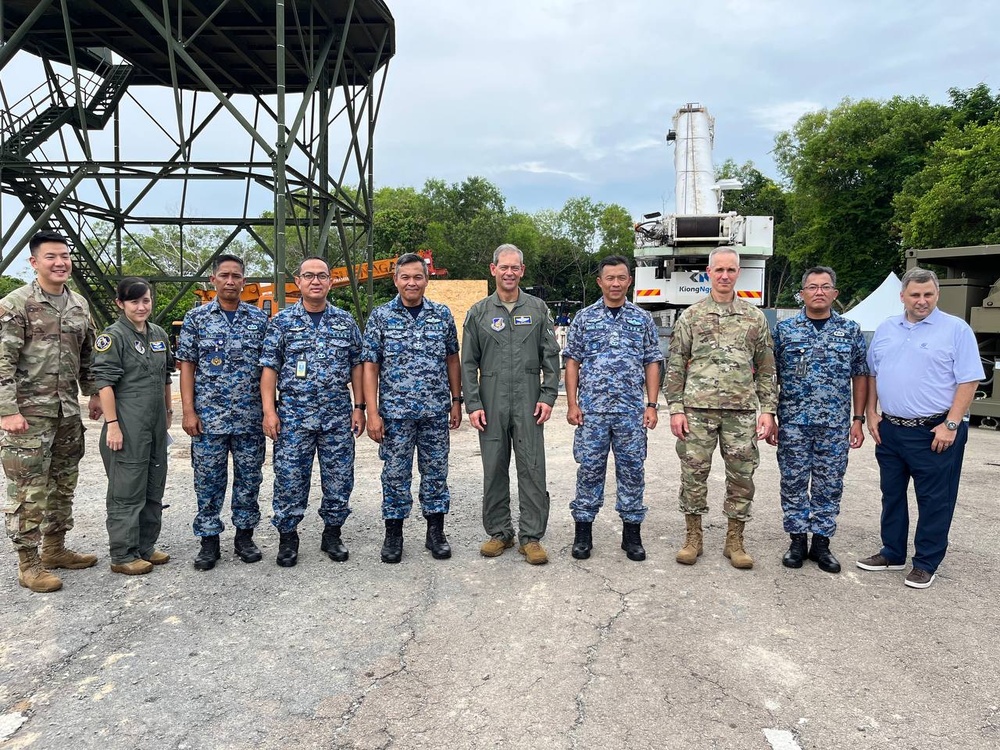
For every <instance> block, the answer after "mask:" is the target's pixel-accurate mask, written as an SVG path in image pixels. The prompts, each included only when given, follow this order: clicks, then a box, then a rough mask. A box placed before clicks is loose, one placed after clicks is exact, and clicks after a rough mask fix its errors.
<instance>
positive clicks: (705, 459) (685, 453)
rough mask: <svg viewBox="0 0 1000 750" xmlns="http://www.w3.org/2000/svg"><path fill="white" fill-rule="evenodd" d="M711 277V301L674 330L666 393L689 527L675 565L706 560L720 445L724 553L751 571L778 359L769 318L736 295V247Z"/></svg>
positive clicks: (718, 254) (716, 257)
mask: <svg viewBox="0 0 1000 750" xmlns="http://www.w3.org/2000/svg"><path fill="white" fill-rule="evenodd" d="M708 274H709V280H710V282H711V286H712V289H711V294H710V295H709V296H708V297H706V298H705V299H704V300H702V301H701V302H697V303H695V304H694V305H691V307H689V308H688V309H687V310H685V311H684V312H683V314H681V316H680V318H679V319H678V321H677V325H676V326H675V327H674V331H673V336H672V338H671V340H670V355H669V358H668V360H667V376H666V383H665V386H664V390H665V392H666V397H667V404H668V406H669V408H670V431H671V432H672V433H673V434H674V435H675V436H676V437H677V455H678V457H679V458H680V460H681V491H680V508H681V512H683V513H684V514H685V518H686V522H687V536H686V538H685V542H684V546H683V547H682V548H681V550H680V552H678V553H677V562H679V563H683V564H685V565H693V564H694V563H695V562H697V560H698V556H699V555H700V554H701V553H702V529H701V516H702V515H703V514H705V513H707V512H708V486H707V481H708V475H709V472H710V471H711V468H712V453H713V452H714V451H715V446H716V444H718V445H719V446H720V449H721V451H722V458H723V460H724V461H725V463H726V502H725V514H726V516H727V517H728V518H729V527H728V530H727V532H726V546H725V548H724V550H723V554H724V555H725V556H726V557H728V558H729V560H730V562H731V563H732V565H733V567H736V568H752V567H753V558H751V557H750V555H749V554H747V552H746V551H745V550H744V549H743V528H744V525H745V524H746V522H747V521H748V520H749V519H750V505H751V503H752V501H753V495H754V484H753V473H754V471H755V470H756V468H757V465H758V463H759V454H758V450H757V440H759V439H767V438H768V437H770V435H771V434H772V433H773V431H774V411H775V383H774V353H773V350H772V341H771V333H770V331H769V330H768V327H767V320H766V319H765V318H764V314H763V313H762V312H761V311H760V310H758V309H757V308H756V307H754V306H753V305H751V304H750V303H748V302H744V301H743V300H741V299H739V297H738V296H737V295H736V291H735V287H736V279H737V278H738V277H739V274H740V257H739V254H738V253H736V251H734V250H732V249H730V248H721V247H720V248H718V249H717V250H715V251H713V252H712V254H711V256H709V263H708ZM758 409H759V412H760V414H759V416H758Z"/></svg>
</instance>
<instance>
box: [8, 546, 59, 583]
mask: <svg viewBox="0 0 1000 750" xmlns="http://www.w3.org/2000/svg"><path fill="white" fill-rule="evenodd" d="M17 557H18V564H17V582H18V583H20V584H21V585H22V586H24V588H26V589H31V590H32V591H35V592H38V593H40V594H47V593H49V592H50V591H58V590H59V589H61V588H62V581H60V580H59V577H58V576H54V575H52V574H51V573H50V572H49V571H47V570H46V569H45V568H43V567H42V561H41V560H39V559H38V550H37V549H19V550H18V551H17Z"/></svg>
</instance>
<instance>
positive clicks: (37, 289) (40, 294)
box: [31, 277, 80, 310]
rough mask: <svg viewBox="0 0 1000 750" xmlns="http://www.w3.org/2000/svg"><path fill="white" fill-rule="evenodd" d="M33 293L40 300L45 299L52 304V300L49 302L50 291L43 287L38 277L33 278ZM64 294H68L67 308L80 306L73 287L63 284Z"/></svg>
mask: <svg viewBox="0 0 1000 750" xmlns="http://www.w3.org/2000/svg"><path fill="white" fill-rule="evenodd" d="M31 294H32V296H33V297H34V298H35V299H36V300H38V301H39V302H42V301H45V302H48V303H49V304H50V305H51V304H52V303H51V302H49V293H48V292H46V291H45V290H44V289H42V285H41V284H39V283H38V278H37V277H36V278H34V279H32V280H31ZM63 294H65V295H66V309H67V310H68V309H69V308H71V307H80V303H79V302H77V299H76V295H75V294H73V290H72V289H70V288H69V287H68V286H63Z"/></svg>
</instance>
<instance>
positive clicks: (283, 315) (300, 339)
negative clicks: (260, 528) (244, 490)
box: [260, 302, 361, 534]
mask: <svg viewBox="0 0 1000 750" xmlns="http://www.w3.org/2000/svg"><path fill="white" fill-rule="evenodd" d="M360 356H361V331H360V330H359V329H358V325H357V323H355V322H354V318H352V317H351V316H350V315H349V314H347V313H346V312H344V311H343V310H341V309H339V308H337V307H334V306H333V305H331V304H327V306H326V311H325V312H324V313H323V317H322V319H321V320H320V324H319V325H318V326H314V325H313V322H312V318H310V316H309V313H308V312H306V309H305V308H304V307H303V306H302V303H301V302H296V303H295V304H294V305H292V306H291V307H287V308H285V309H284V310H282V311H281V312H280V313H278V314H277V315H276V316H275V317H274V318H272V319H271V322H270V323H268V326H267V333H266V335H265V336H264V345H263V347H262V349H261V355H260V364H261V366H262V367H270V368H271V369H272V370H275V371H276V372H277V373H278V392H279V398H278V418H279V419H280V420H281V428H280V432H279V433H278V439H277V440H275V441H274V500H273V503H274V518H273V519H272V520H271V523H273V524H274V526H275V528H277V529H278V531H279V532H280V533H283V534H284V533H288V532H290V531H293V530H294V529H295V527H296V526H298V524H299V521H301V520H302V517H303V516H304V515H305V512H306V505H307V503H308V500H309V482H310V480H311V478H312V463H313V456H314V455H316V454H317V453H318V454H319V471H320V480H321V484H322V490H323V500H322V502H321V503H320V507H319V516H320V518H322V519H323V522H324V523H325V524H329V525H333V526H342V525H343V523H344V521H345V520H346V519H347V516H348V515H349V514H350V512H351V511H350V508H349V506H348V502H349V500H350V497H351V491H352V490H353V489H354V435H353V433H352V432H351V409H352V408H353V405H352V404H351V397H350V391H349V390H348V388H347V384H348V383H349V382H350V381H351V369H352V368H354V367H357V366H359V365H360V362H361V360H360Z"/></svg>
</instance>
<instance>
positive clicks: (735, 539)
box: [722, 518, 753, 570]
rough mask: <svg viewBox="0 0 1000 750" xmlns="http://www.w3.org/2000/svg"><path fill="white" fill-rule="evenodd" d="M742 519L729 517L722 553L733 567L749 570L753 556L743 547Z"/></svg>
mask: <svg viewBox="0 0 1000 750" xmlns="http://www.w3.org/2000/svg"><path fill="white" fill-rule="evenodd" d="M744 525H745V524H744V522H743V521H737V520H736V519H735V518H730V519H729V529H728V530H727V531H726V548H725V549H724V550H723V551H722V554H723V555H725V556H726V557H728V558H729V562H730V563H732V566H733V567H734V568H740V569H742V570H749V569H750V568H752V567H753V558H752V557H750V555H748V554H747V553H746V550H744V549H743V526H744Z"/></svg>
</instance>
